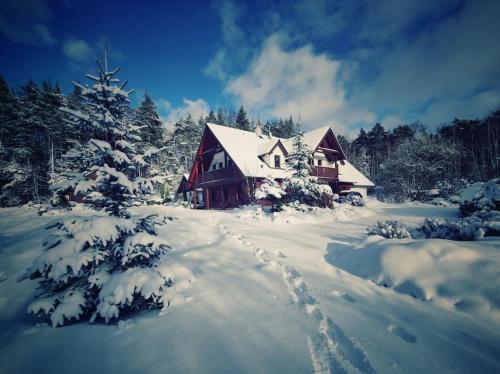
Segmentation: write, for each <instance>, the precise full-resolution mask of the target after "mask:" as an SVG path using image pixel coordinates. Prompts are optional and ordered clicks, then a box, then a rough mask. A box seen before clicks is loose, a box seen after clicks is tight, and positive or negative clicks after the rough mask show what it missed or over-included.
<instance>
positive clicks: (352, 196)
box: [335, 191, 366, 206]
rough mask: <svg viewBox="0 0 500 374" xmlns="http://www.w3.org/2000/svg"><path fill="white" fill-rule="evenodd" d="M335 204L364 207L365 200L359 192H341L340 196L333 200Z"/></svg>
mask: <svg viewBox="0 0 500 374" xmlns="http://www.w3.org/2000/svg"><path fill="white" fill-rule="evenodd" d="M335 201H336V202H338V203H341V204H349V205H352V206H365V205H366V203H365V200H364V199H363V196H361V194H360V193H359V192H355V191H352V192H341V193H340V195H337V198H336V199H335Z"/></svg>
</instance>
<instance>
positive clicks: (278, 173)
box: [207, 123, 289, 178]
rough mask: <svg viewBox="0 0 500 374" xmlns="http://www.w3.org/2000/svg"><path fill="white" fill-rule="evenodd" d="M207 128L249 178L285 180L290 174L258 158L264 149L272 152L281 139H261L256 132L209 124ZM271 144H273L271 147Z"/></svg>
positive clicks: (265, 137) (264, 137)
mask: <svg viewBox="0 0 500 374" xmlns="http://www.w3.org/2000/svg"><path fill="white" fill-rule="evenodd" d="M207 126H208V128H209V129H210V130H211V131H212V133H213V134H214V135H215V137H216V138H217V140H218V141H219V142H220V144H221V145H222V147H224V149H225V150H226V152H227V153H228V154H229V156H230V157H231V159H232V160H233V162H234V163H235V164H236V166H238V168H239V169H240V170H241V172H242V173H243V174H245V175H246V176H247V177H267V176H272V177H274V178H285V177H286V176H287V174H288V173H289V172H288V171H287V170H283V169H274V168H271V167H269V166H268V165H267V164H266V163H265V162H264V161H262V160H261V159H260V158H259V157H258V156H259V152H260V151H261V150H262V149H265V148H268V149H269V150H270V149H271V148H272V146H274V144H276V142H277V141H278V140H280V139H279V138H276V137H268V136H263V137H260V136H258V135H257V134H255V132H251V131H243V130H239V129H235V128H232V127H227V126H221V125H215V124H213V123H208V124H207ZM271 143H273V144H272V145H270V144H271ZM260 154H262V153H260Z"/></svg>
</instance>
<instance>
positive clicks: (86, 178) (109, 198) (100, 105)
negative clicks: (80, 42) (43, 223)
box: [23, 59, 170, 326]
mask: <svg viewBox="0 0 500 374" xmlns="http://www.w3.org/2000/svg"><path fill="white" fill-rule="evenodd" d="M105 60H107V59H105ZM118 70H119V69H118V68H117V69H114V70H108V67H107V63H105V65H104V67H103V66H101V64H100V63H99V62H98V74H97V75H87V77H88V78H89V79H90V80H91V81H93V82H94V83H93V85H92V86H91V87H88V86H83V85H80V84H78V83H75V85H77V86H78V87H80V88H81V94H82V96H83V97H84V98H85V102H84V104H85V107H86V111H85V112H82V111H75V110H72V109H69V108H67V107H66V108H62V110H63V111H64V112H65V113H67V114H68V117H69V121H70V122H71V123H72V124H73V125H74V126H83V127H85V128H87V129H89V130H90V132H91V134H92V135H93V138H91V139H90V140H88V141H87V142H85V143H84V144H82V145H81V146H80V147H79V148H78V149H75V150H73V151H72V152H71V153H70V154H68V155H67V157H69V158H71V159H72V160H74V162H75V164H76V165H78V166H79V168H80V170H79V171H78V172H77V173H69V175H68V176H67V177H68V179H67V180H66V181H65V182H63V183H61V184H60V185H59V186H57V188H59V189H60V191H63V192H64V193H66V192H69V193H72V194H74V195H75V196H77V195H79V196H82V197H83V199H84V201H85V202H87V203H89V204H90V205H91V206H93V207H94V208H96V209H100V210H101V212H99V213H97V214H96V215H93V216H89V215H86V216H82V217H71V218H69V219H63V220H61V221H59V222H57V223H55V224H54V225H53V226H52V227H53V228H56V229H58V230H57V231H56V232H55V233H54V234H53V235H52V237H50V238H48V239H47V240H46V241H45V243H44V247H45V248H44V252H43V253H42V254H41V255H40V256H39V257H37V258H36V259H35V260H34V261H33V264H32V266H31V267H30V268H29V269H28V270H27V271H26V274H25V275H24V277H23V278H31V279H40V293H39V295H38V296H37V297H36V299H35V300H34V301H33V302H32V303H31V304H30V305H29V307H28V311H29V312H31V313H34V314H37V315H42V316H46V317H48V318H49V319H50V321H51V322H52V325H53V326H60V325H64V324H66V323H68V322H70V321H72V320H79V319H82V318H90V320H91V321H93V320H94V319H96V318H102V319H104V320H105V322H109V321H112V320H114V319H116V318H119V317H120V314H121V313H122V312H124V311H129V310H138V309H144V308H159V307H162V306H163V305H164V303H165V302H164V299H163V297H162V293H163V291H164V289H165V288H167V287H168V286H169V285H170V280H169V279H168V278H167V276H166V275H165V274H164V273H162V267H161V261H162V257H163V254H164V253H165V251H166V250H167V249H168V248H169V246H168V244H167V243H166V242H165V241H164V240H162V239H160V238H158V237H157V236H156V229H155V227H154V224H155V223H156V222H155V221H156V220H157V218H156V217H155V216H146V217H139V218H136V217H132V216H131V214H130V213H129V211H128V210H127V206H128V205H129V203H130V202H131V200H132V197H133V194H134V193H135V191H137V189H138V186H137V183H136V179H135V166H134V157H135V156H136V147H135V143H136V142H137V141H140V137H139V136H138V135H136V134H134V132H135V130H137V128H136V127H134V126H132V125H131V122H130V121H131V118H130V116H129V98H128V96H129V94H130V93H131V91H128V92H127V91H125V90H124V86H125V84H126V82H124V83H123V84H121V85H118V84H119V80H118V79H117V78H116V77H115V75H116V73H117V72H118Z"/></svg>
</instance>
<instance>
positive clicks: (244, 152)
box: [207, 123, 374, 186]
mask: <svg viewBox="0 0 500 374" xmlns="http://www.w3.org/2000/svg"><path fill="white" fill-rule="evenodd" d="M207 126H208V128H209V129H210V130H211V131H212V132H213V134H214V135H215V137H216V138H217V139H218V140H219V142H220V143H221V145H222V147H224V149H225V150H226V151H227V153H228V154H229V156H230V157H231V159H232V160H233V161H234V163H235V164H236V165H237V166H238V168H239V169H240V170H241V172H242V173H243V174H245V175H246V176H247V177H267V176H270V177H273V178H286V177H287V176H289V174H290V173H291V172H290V171H289V170H283V169H275V168H271V167H269V166H268V165H267V164H266V163H265V162H264V161H262V160H261V159H260V158H259V157H258V156H260V155H262V154H266V153H268V152H269V151H270V150H271V149H272V148H273V147H274V145H275V144H276V143H277V142H278V141H281V143H282V144H283V146H284V147H285V149H286V150H287V152H291V151H292V150H293V139H281V138H277V137H273V136H271V137H270V136H258V135H257V134H256V133H255V132H253V131H243V130H240V129H235V128H232V127H227V126H221V125H216V124H213V123H208V124H207ZM329 129H330V126H325V127H321V128H319V129H315V130H312V131H309V132H306V133H304V138H303V141H304V143H305V144H307V146H308V147H309V148H310V149H315V148H316V147H317V146H318V144H319V143H320V142H321V140H322V139H323V137H324V136H325V134H326V132H327V131H328V130H329ZM339 168H340V169H339V171H340V172H341V174H343V175H342V176H341V175H339V178H340V181H341V182H344V181H345V182H353V183H354V184H355V185H363V186H365V185H366V186H374V184H373V183H372V182H371V181H370V180H369V179H368V178H366V177H365V176H364V175H363V174H361V173H360V172H359V171H358V170H357V169H356V168H354V166H352V165H351V164H350V163H349V162H348V161H347V160H345V165H340V164H339Z"/></svg>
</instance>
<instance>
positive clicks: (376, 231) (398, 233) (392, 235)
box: [367, 221, 412, 239]
mask: <svg viewBox="0 0 500 374" xmlns="http://www.w3.org/2000/svg"><path fill="white" fill-rule="evenodd" d="M367 231H368V235H380V236H383V237H384V238H386V239H405V238H410V239H411V237H412V236H411V234H410V231H409V229H408V227H406V226H405V225H404V224H403V223H401V222H399V221H384V222H381V221H377V223H375V224H374V225H372V226H370V227H368V229H367Z"/></svg>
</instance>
